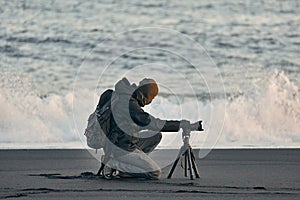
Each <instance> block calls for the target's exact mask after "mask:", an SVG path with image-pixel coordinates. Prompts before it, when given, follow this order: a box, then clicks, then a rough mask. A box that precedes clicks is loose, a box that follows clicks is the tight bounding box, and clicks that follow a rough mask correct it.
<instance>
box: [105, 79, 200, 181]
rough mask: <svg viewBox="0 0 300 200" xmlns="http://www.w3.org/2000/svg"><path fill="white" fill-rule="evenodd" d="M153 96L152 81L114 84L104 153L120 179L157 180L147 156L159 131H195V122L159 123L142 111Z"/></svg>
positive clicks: (155, 88) (155, 168) (156, 168)
mask: <svg viewBox="0 0 300 200" xmlns="http://www.w3.org/2000/svg"><path fill="white" fill-rule="evenodd" d="M157 94H158V85H157V83H156V82H155V81H154V80H153V79H143V80H142V81H140V83H139V85H138V86H137V85H135V84H130V83H129V81H128V80H127V79H126V78H123V79H122V80H120V81H119V82H117V83H116V85H115V92H114V93H113V95H112V99H111V102H112V115H113V118H112V120H111V127H110V134H109V140H110V143H109V145H108V146H106V147H105V148H104V150H105V153H106V154H107V153H109V154H110V156H111V159H110V160H109V162H108V163H107V166H109V169H111V168H114V169H116V170H118V172H119V176H120V177H137V178H146V179H159V178H160V176H161V169H160V167H159V166H158V165H157V164H156V163H155V162H154V161H153V160H152V159H151V158H150V157H149V156H148V155H147V154H149V153H150V152H152V151H153V150H154V149H155V147H156V146H157V145H158V144H159V142H160V141H161V138H162V134H161V132H176V131H179V129H180V128H187V129H193V130H197V129H199V126H200V123H199V122H196V123H194V124H190V123H189V122H188V121H186V120H182V121H176V120H172V121H169V120H161V119H158V118H155V117H153V116H151V115H150V114H149V113H147V112H145V111H144V110H143V109H142V107H144V106H145V105H148V104H150V103H151V101H152V100H153V99H154V98H155V97H156V96H157ZM187 126H189V127H187ZM107 169H108V167H106V171H105V172H104V173H107Z"/></svg>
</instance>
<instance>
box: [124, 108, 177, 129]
mask: <svg viewBox="0 0 300 200" xmlns="http://www.w3.org/2000/svg"><path fill="white" fill-rule="evenodd" d="M129 110H130V116H131V118H132V120H133V121H134V123H136V124H137V125H138V126H140V127H142V128H143V129H149V130H153V131H162V132H176V131H178V130H179V129H180V121H177V120H170V121H169V120H161V119H159V118H155V117H153V116H152V115H150V114H149V113H147V112H145V111H144V110H143V109H142V108H141V107H139V106H137V105H135V104H131V105H130V108H129Z"/></svg>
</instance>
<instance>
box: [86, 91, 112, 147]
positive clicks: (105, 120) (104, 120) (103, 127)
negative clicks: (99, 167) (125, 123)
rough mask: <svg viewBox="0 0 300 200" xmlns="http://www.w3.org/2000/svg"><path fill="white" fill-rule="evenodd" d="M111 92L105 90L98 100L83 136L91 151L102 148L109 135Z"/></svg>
mask: <svg viewBox="0 0 300 200" xmlns="http://www.w3.org/2000/svg"><path fill="white" fill-rule="evenodd" d="M112 93H113V90H110V89H109V90H106V91H105V92H104V93H103V94H102V95H101V96H100V99H99V102H98V105H97V108H96V110H95V111H94V112H93V113H92V114H90V116H89V118H88V123H87V127H86V129H85V132H84V135H85V136H86V141H87V145H88V146H89V147H91V148H93V149H96V150H97V149H101V148H104V146H105V143H106V140H107V138H108V137H109V133H110V121H111V120H110V119H111V117H112V113H111V96H112Z"/></svg>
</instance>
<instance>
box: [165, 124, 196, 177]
mask: <svg viewBox="0 0 300 200" xmlns="http://www.w3.org/2000/svg"><path fill="white" fill-rule="evenodd" d="M190 133H191V130H189V129H188V130H185V129H183V131H182V139H183V145H182V147H181V148H180V151H179V153H178V156H177V158H176V160H175V161H174V164H173V166H172V168H171V170H170V173H169V175H168V179H170V178H171V177H172V174H173V172H174V170H175V168H176V166H177V163H178V161H179V159H180V158H181V157H182V156H184V176H185V177H187V176H188V171H189V174H190V179H191V180H193V179H194V174H195V176H196V178H200V175H199V171H198V167H197V163H196V161H195V160H196V159H195V155H194V152H193V149H192V147H191V145H190Z"/></svg>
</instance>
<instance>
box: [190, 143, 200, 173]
mask: <svg viewBox="0 0 300 200" xmlns="http://www.w3.org/2000/svg"><path fill="white" fill-rule="evenodd" d="M190 152H191V157H192V165H193V169H194V172H195V175H196V178H200V175H199V171H198V167H197V163H196V159H195V155H194V152H193V149H192V148H191V147H190Z"/></svg>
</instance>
